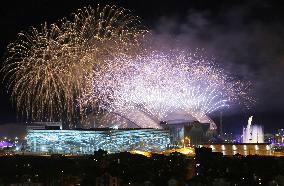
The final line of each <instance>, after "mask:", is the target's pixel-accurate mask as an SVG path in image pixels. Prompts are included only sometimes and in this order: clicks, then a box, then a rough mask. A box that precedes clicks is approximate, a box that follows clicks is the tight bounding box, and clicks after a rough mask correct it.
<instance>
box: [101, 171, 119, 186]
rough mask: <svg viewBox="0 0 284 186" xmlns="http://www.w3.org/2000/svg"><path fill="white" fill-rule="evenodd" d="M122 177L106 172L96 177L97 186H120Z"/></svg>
mask: <svg viewBox="0 0 284 186" xmlns="http://www.w3.org/2000/svg"><path fill="white" fill-rule="evenodd" d="M120 182H121V180H120V178H119V177H117V176H112V175H110V174H109V173H104V174H103V175H101V176H100V177H96V186H120Z"/></svg>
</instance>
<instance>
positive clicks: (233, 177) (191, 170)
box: [0, 149, 284, 186]
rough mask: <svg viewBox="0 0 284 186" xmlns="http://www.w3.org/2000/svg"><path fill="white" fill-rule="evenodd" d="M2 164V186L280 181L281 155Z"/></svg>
mask: <svg viewBox="0 0 284 186" xmlns="http://www.w3.org/2000/svg"><path fill="white" fill-rule="evenodd" d="M0 165H1V168H0V185H37V186H41V185H112V186H115V185H161V186H162V185H284V158H283V157H261V156H247V157H242V156H234V157H224V156H222V155H221V154H216V153H212V152H210V151H208V150H206V149H201V150H197V151H196V157H188V156H185V155H182V154H179V153H172V154H171V155H168V156H165V155H160V154H153V155H152V156H151V157H146V156H143V155H137V154H130V153H128V152H123V153H118V154H107V153H106V152H104V151H99V152H95V154H94V155H92V156H60V155H52V156H27V155H13V156H2V157H0Z"/></svg>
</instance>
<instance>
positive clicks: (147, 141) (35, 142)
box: [26, 128, 170, 154]
mask: <svg viewBox="0 0 284 186" xmlns="http://www.w3.org/2000/svg"><path fill="white" fill-rule="evenodd" d="M26 138H27V151H28V152H32V153H49V154H53V153H55V154H57V153H58V154H93V153H94V151H96V150H99V149H102V150H106V151H108V152H110V153H116V152H122V151H131V150H141V151H150V152H162V151H164V150H166V149H167V148H168V146H169V145H170V133H169V131H168V130H163V129H151V128H143V129H110V128H102V129H98V128H96V129H88V130H47V129H28V130H27V136H26Z"/></svg>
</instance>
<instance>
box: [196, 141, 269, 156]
mask: <svg viewBox="0 0 284 186" xmlns="http://www.w3.org/2000/svg"><path fill="white" fill-rule="evenodd" d="M200 147H206V148H211V149H212V152H221V153H222V154H223V155H225V156H233V155H236V154H240V155H243V156H247V155H262V156H271V155H273V152H272V150H271V146H270V144H268V143H240V144H235V143H218V144H216V143H215V144H214V143H213V144H210V143H209V144H203V145H200Z"/></svg>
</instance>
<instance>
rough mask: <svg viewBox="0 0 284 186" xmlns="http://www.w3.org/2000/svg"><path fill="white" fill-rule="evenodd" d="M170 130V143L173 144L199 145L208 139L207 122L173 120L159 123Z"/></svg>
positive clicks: (180, 145)
mask: <svg viewBox="0 0 284 186" xmlns="http://www.w3.org/2000/svg"><path fill="white" fill-rule="evenodd" d="M161 125H162V126H163V128H165V129H167V130H169V131H170V138H171V144H172V145H174V146H179V147H182V146H185V147H187V146H191V145H195V146H196V145H200V144H202V143H205V142H207V141H208V136H207V134H208V131H209V127H210V125H209V124H204V123H199V122H198V121H188V122H185V121H175V122H164V123H161Z"/></svg>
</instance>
